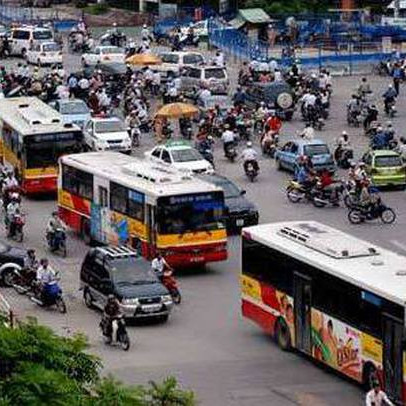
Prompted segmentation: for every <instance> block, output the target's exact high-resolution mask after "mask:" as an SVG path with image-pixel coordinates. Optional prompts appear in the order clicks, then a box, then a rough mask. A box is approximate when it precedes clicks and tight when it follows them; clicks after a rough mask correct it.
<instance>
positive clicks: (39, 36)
mask: <svg viewBox="0 0 406 406" xmlns="http://www.w3.org/2000/svg"><path fill="white" fill-rule="evenodd" d="M50 41H53V34H52V31H51V30H50V29H49V28H44V27H37V26H30V25H23V26H21V27H16V28H13V29H12V30H11V36H10V46H11V54H12V55H18V56H20V55H21V56H22V57H23V58H25V57H26V56H27V52H28V50H29V49H31V48H32V47H34V46H35V45H37V44H39V43H41V42H50Z"/></svg>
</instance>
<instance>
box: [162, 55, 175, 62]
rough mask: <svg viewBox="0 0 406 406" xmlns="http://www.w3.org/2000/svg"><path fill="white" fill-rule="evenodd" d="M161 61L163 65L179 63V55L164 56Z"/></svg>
mask: <svg viewBox="0 0 406 406" xmlns="http://www.w3.org/2000/svg"><path fill="white" fill-rule="evenodd" d="M161 59H162V62H163V63H179V55H176V54H162V55H161Z"/></svg>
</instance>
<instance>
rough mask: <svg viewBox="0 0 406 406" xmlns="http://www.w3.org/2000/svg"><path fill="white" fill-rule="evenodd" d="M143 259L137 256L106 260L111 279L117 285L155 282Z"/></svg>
mask: <svg viewBox="0 0 406 406" xmlns="http://www.w3.org/2000/svg"><path fill="white" fill-rule="evenodd" d="M144 261H145V260H143V259H142V258H139V257H125V258H116V259H114V260H107V261H106V262H107V266H108V267H109V268H110V270H111V275H112V279H113V281H114V283H115V284H117V285H148V284H153V283H157V278H156V276H155V274H154V273H153V272H152V270H149V269H146V267H145V263H144Z"/></svg>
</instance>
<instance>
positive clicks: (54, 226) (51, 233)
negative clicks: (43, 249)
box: [46, 211, 65, 247]
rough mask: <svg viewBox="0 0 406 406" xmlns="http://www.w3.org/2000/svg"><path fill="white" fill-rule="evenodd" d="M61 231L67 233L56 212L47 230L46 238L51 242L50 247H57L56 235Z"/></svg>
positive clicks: (49, 221)
mask: <svg viewBox="0 0 406 406" xmlns="http://www.w3.org/2000/svg"><path fill="white" fill-rule="evenodd" d="M59 230H63V231H65V226H64V224H63V223H62V221H61V220H60V219H59V217H58V212H57V211H54V212H53V213H52V216H51V218H50V219H49V220H48V224H47V228H46V238H47V240H48V241H49V245H50V247H55V243H56V241H55V235H56V232H57V231H59Z"/></svg>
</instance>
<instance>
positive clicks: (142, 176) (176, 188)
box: [61, 152, 222, 197]
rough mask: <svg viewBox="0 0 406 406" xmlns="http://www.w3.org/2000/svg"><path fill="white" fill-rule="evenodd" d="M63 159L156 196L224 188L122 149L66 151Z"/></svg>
mask: <svg viewBox="0 0 406 406" xmlns="http://www.w3.org/2000/svg"><path fill="white" fill-rule="evenodd" d="M61 163H62V164H66V165H69V166H72V167H74V168H76V169H80V170H82V171H85V172H87V173H92V174H93V175H96V176H100V177H102V178H107V179H109V180H111V181H113V182H116V183H118V184H120V185H123V186H126V187H128V188H130V189H135V190H137V191H140V192H142V193H144V194H146V195H149V196H154V197H162V196H172V195H181V194H189V193H199V192H201V193H205V192H218V191H222V189H221V188H220V187H218V186H215V185H213V184H211V183H209V182H205V181H203V180H201V179H198V178H196V177H193V176H191V175H189V174H188V173H186V172H183V171H180V170H179V169H176V168H173V167H172V166H169V165H165V164H163V163H156V162H154V161H150V160H148V159H140V158H135V157H132V156H128V155H125V154H120V153H118V152H85V153H81V154H73V155H65V156H63V157H62V158H61Z"/></svg>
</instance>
